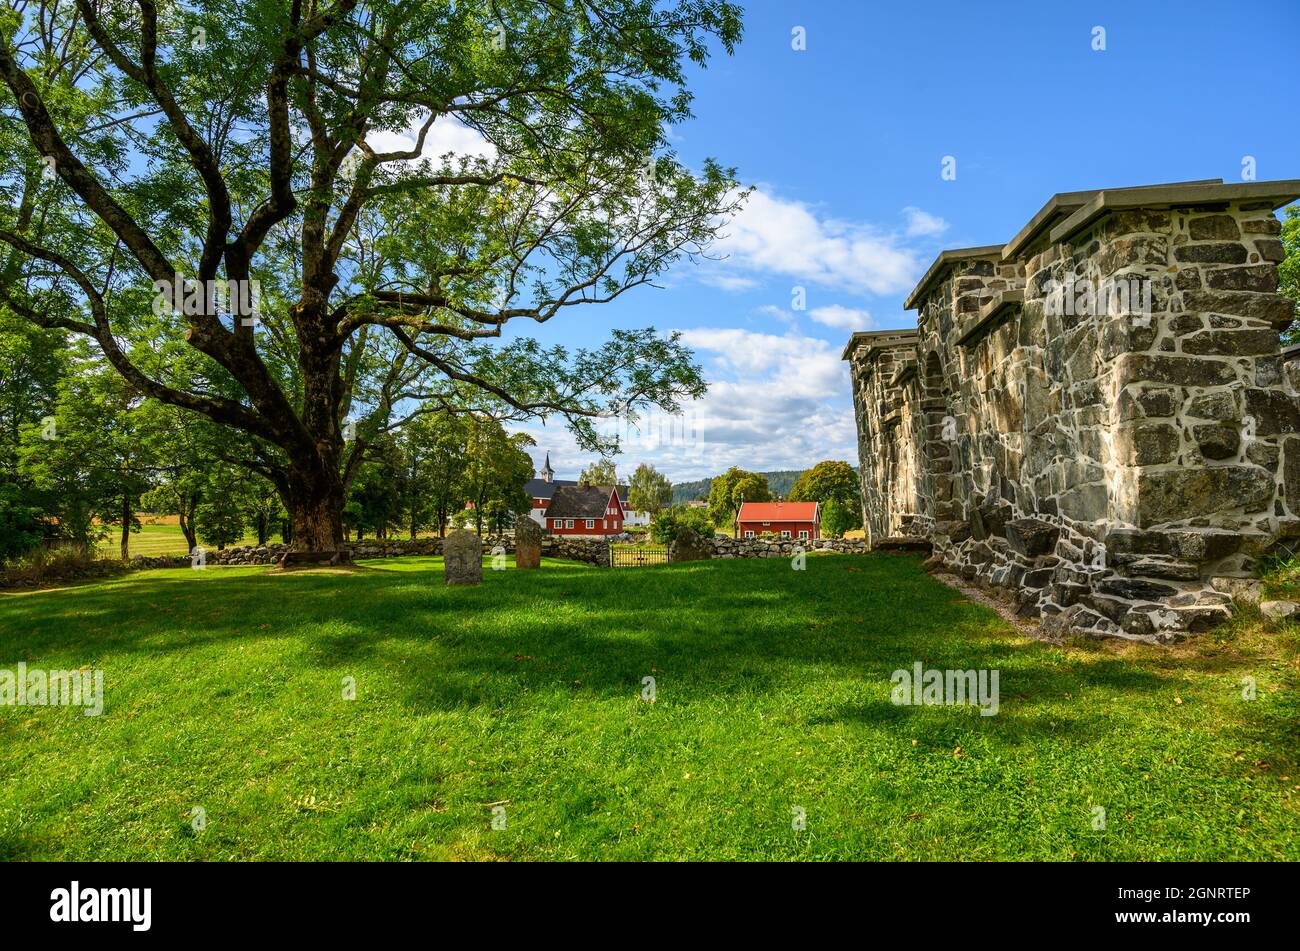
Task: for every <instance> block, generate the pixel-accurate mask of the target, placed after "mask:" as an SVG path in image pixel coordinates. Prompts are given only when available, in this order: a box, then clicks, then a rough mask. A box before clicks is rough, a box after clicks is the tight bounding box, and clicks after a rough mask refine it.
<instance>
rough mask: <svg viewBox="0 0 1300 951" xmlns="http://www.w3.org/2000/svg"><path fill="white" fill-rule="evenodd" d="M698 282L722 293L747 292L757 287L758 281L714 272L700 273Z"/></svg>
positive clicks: (738, 275)
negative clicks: (719, 289) (720, 290)
mask: <svg viewBox="0 0 1300 951" xmlns="http://www.w3.org/2000/svg"><path fill="white" fill-rule="evenodd" d="M700 280H701V281H703V282H704V283H705V284H708V285H709V286H710V287H717V288H721V289H722V290H724V291H747V290H751V289H752V288H755V287H757V286H758V281H756V280H755V279H754V278H752V277H744V276H743V275H740V274H726V273H724V272H721V271H715V270H705V271H701V273H700Z"/></svg>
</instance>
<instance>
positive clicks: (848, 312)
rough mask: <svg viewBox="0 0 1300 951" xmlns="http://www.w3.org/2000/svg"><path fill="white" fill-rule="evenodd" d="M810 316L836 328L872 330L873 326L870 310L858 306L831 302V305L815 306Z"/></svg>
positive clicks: (809, 313)
mask: <svg viewBox="0 0 1300 951" xmlns="http://www.w3.org/2000/svg"><path fill="white" fill-rule="evenodd" d="M808 316H809V317H811V318H812V319H813V320H815V321H817V323H819V324H824V325H825V326H827V327H834V328H835V329H836V330H848V331H858V330H870V329H871V327H872V326H873V322H872V320H871V314H870V312H869V311H866V310H863V309H861V308H857V307H843V306H841V305H840V304H831V305H830V306H829V307H814V308H813V309H812V310H810V311H808Z"/></svg>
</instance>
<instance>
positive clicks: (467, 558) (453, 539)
mask: <svg viewBox="0 0 1300 951" xmlns="http://www.w3.org/2000/svg"><path fill="white" fill-rule="evenodd" d="M442 558H443V574H444V575H445V576H446V579H447V584H449V585H463V584H471V585H472V584H479V583H480V582H481V581H482V580H483V542H482V540H481V539H480V538H479V537H478V536H477V535H475V534H474V533H473V532H470V531H466V530H465V529H463V528H460V529H457V530H456V531H454V532H451V533H450V534H448V535H447V537H446V538H444V539H443V541H442Z"/></svg>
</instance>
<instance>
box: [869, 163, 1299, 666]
mask: <svg viewBox="0 0 1300 951" xmlns="http://www.w3.org/2000/svg"><path fill="white" fill-rule="evenodd" d="M1268 185H1272V186H1278V187H1276V188H1274V189H1271V190H1270V189H1268V188H1264V187H1255V188H1253V189H1252V188H1243V187H1242V186H1222V185H1218V186H1217V188H1216V187H1213V186H1212V185H1211V184H1198V186H1197V187H1192V188H1186V187H1181V186H1180V187H1177V188H1164V191H1163V192H1162V191H1161V190H1160V189H1153V190H1152V192H1151V193H1152V194H1155V193H1160V194H1161V195H1162V197H1168V198H1170V199H1171V200H1169V201H1168V202H1167V203H1166V202H1164V201H1162V202H1160V203H1159V204H1158V205H1156V206H1154V207H1140V206H1139V207H1134V205H1135V204H1136V202H1137V201H1138V200H1139V199H1140V198H1141V197H1142V195H1143V194H1144V193H1147V192H1146V190H1144V189H1132V190H1124V194H1123V195H1121V196H1120V197H1121V198H1126V199H1127V200H1126V201H1120V202H1118V205H1119V207H1117V209H1116V210H1115V211H1113V212H1110V213H1102V214H1094V215H1092V216H1091V217H1090V218H1088V219H1086V220H1084V221H1083V224H1082V225H1081V226H1080V227H1077V228H1071V227H1070V224H1071V221H1072V220H1073V219H1070V218H1068V216H1069V215H1070V214H1072V213H1073V212H1074V211H1077V210H1078V209H1079V208H1084V209H1085V212H1086V211H1087V208H1086V207H1085V206H1086V205H1087V202H1088V201H1090V200H1092V199H1093V198H1094V197H1095V195H1096V193H1067V195H1065V196H1057V200H1062V199H1069V202H1068V205H1069V206H1068V207H1065V208H1064V209H1063V210H1062V211H1061V212H1059V214H1058V216H1057V217H1056V218H1055V219H1052V218H1050V217H1049V218H1048V223H1049V225H1051V224H1056V225H1057V226H1058V227H1049V226H1046V225H1045V226H1042V227H1041V230H1040V232H1039V233H1037V234H1036V235H1035V234H1033V233H1032V231H1031V239H1030V240H1023V241H1019V243H1018V244H1017V243H1013V245H1008V246H1007V247H1006V248H984V249H971V250H970V251H967V252H950V254H951V255H952V257H951V259H949V260H945V258H943V257H941V258H940V262H937V265H940V266H937V267H936V268H934V269H932V271H931V274H930V275H928V276H927V279H926V280H925V281H923V282H922V285H921V286H920V287H918V291H917V292H914V295H913V299H912V303H913V305H914V306H916V308H917V310H918V311H919V318H918V326H917V331H916V333H915V335H914V337H913V341H914V342H911V343H909V342H908V340H907V339H906V338H905V337H902V336H899V335H900V334H901V333H902V332H897V331H896V332H894V334H895V336H896V337H897V338H898V339H895V340H892V341H890V343H891V345H890V346H888V347H886V346H884V345H882V344H881V343H880V342H879V340H878V338H879V337H880V335H879V334H855V335H854V340H853V341H851V342H850V345H849V347H848V348H847V349H846V358H847V359H848V360H849V361H850V367H851V374H852V377H853V385H854V400H855V407H856V408H857V414H858V436H859V453H860V461H861V464H862V468H861V473H862V482H863V499H864V516H865V518H866V520H867V523H868V525H869V526H870V528H871V531H872V532H873V533H876V534H885V535H894V534H900V533H903V534H917V535H923V536H925V537H927V538H929V539H930V541H931V542H932V543H933V545H934V550H935V553H936V558H937V559H938V560H939V561H941V562H942V563H943V564H944V565H946V566H947V567H949V568H951V569H952V570H954V571H956V572H958V573H960V574H961V575H962V576H963V577H964V578H966V579H968V580H971V581H975V582H977V583H980V584H983V585H986V586H989V587H992V588H996V589H1001V590H1003V591H1004V592H1005V593H1007V594H1008V595H1010V596H1011V597H1013V598H1015V600H1016V602H1017V604H1018V606H1019V609H1020V611H1021V613H1022V614H1024V615H1026V616H1038V617H1041V618H1042V620H1043V627H1044V629H1045V630H1046V631H1047V632H1048V633H1049V634H1057V633H1083V634H1087V635H1095V636H1120V637H1129V638H1138V639H1143V640H1153V641H1166V640H1171V639H1176V638H1178V637H1181V636H1184V635H1186V634H1188V633H1196V632H1199V631H1202V630H1205V629H1208V628H1209V627H1211V626H1213V625H1214V624H1216V623H1218V622H1220V621H1221V620H1223V619H1225V618H1226V617H1227V615H1228V609H1227V607H1226V604H1227V602H1228V598H1227V596H1226V595H1225V594H1223V593H1221V592H1219V591H1217V590H1214V581H1215V579H1216V578H1240V577H1245V576H1248V575H1250V574H1251V573H1252V572H1253V570H1254V569H1255V567H1256V565H1257V564H1258V561H1259V559H1260V558H1261V557H1263V556H1264V555H1266V554H1267V553H1268V552H1270V551H1272V550H1274V549H1276V548H1277V547H1278V546H1279V545H1288V544H1290V542H1289V540H1290V539H1294V538H1297V537H1300V401H1298V400H1297V391H1296V388H1295V384H1294V382H1293V380H1292V375H1291V374H1288V373H1284V372H1283V361H1282V358H1281V353H1280V347H1279V332H1280V330H1282V329H1284V328H1285V327H1286V326H1287V325H1288V324H1289V323H1290V321H1291V320H1292V319H1293V316H1294V307H1293V304H1292V302H1291V301H1290V300H1288V299H1287V298H1284V297H1281V296H1279V295H1278V294H1277V293H1276V290H1277V263H1278V262H1279V261H1280V260H1281V258H1282V251H1281V245H1280V243H1279V241H1278V239H1277V235H1278V230H1279V225H1278V221H1277V219H1276V218H1275V217H1274V214H1273V210H1274V208H1275V207H1277V206H1278V205H1279V204H1282V203H1285V199H1286V196H1287V195H1291V193H1292V192H1293V191H1295V190H1296V188H1295V186H1296V185H1297V183H1258V186H1268ZM1252 191H1253V192H1254V193H1255V194H1258V193H1260V192H1265V193H1267V194H1265V195H1264V196H1263V197H1262V198H1257V197H1254V194H1251V193H1252ZM1274 193H1276V194H1274ZM1183 195H1187V196H1188V197H1189V199H1190V200H1189V201H1187V202H1186V203H1181V202H1179V201H1178V200H1177V199H1178V198H1180V197H1182V196H1183ZM1292 197H1294V196H1293V195H1292ZM1061 203H1062V204H1063V205H1065V204H1067V202H1066V201H1061ZM1050 207H1051V206H1050V205H1049V209H1050ZM1049 209H1045V211H1046V210H1049ZM1062 221H1064V222H1065V223H1064V224H1061V222H1062ZM1031 227H1032V223H1031ZM1053 235H1055V236H1056V238H1055V240H1054V239H1053V237H1052V236H1053ZM1090 294H1091V298H1090V297H1089V295H1090ZM909 348H910V349H911V352H910V353H909V352H908V350H909ZM909 359H910V360H912V361H914V363H915V365H916V366H917V367H918V368H919V371H918V372H917V373H916V374H915V375H913V376H911V377H905V378H904V380H903V385H902V386H901V387H896V388H894V389H892V390H891V388H890V387H889V386H887V385H885V384H884V383H883V382H882V381H883V380H884V379H885V377H886V376H887V375H888V374H889V369H888V367H890V366H896V365H899V364H901V363H904V362H906V361H908V360H909ZM891 379H892V377H891ZM909 410H910V411H911V412H913V413H919V414H920V416H921V417H922V418H923V420H924V424H923V425H915V424H913V425H911V426H910V427H908V428H905V429H899V428H895V430H894V431H895V432H896V433H898V435H897V436H896V437H895V442H896V444H895V445H892V446H891V445H889V439H888V435H887V433H888V425H887V421H888V420H889V419H890V418H891V417H892V416H899V415H900V414H902V421H905V420H906V418H907V417H906V413H907V412H909ZM902 421H900V423H899V424H897V426H901V425H902ZM902 441H906V442H908V443H909V445H905V446H904V445H898V444H897V443H898V442H902ZM909 456H911V457H915V458H916V459H917V460H919V466H920V468H921V469H922V472H921V473H920V474H919V475H914V474H912V473H910V472H908V471H906V469H905V468H901V467H896V468H892V469H891V468H890V466H889V464H888V462H887V460H889V459H891V458H905V457H909ZM895 479H912V480H914V484H913V485H912V486H903V485H898V484H895V482H894V481H893V480H895ZM869 537H870V536H869ZM1220 587H1222V585H1220Z"/></svg>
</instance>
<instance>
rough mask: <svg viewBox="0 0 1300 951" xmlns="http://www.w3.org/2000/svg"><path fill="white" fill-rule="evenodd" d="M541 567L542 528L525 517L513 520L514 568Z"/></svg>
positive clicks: (521, 516)
mask: <svg viewBox="0 0 1300 951" xmlns="http://www.w3.org/2000/svg"><path fill="white" fill-rule="evenodd" d="M541 566H542V526H540V525H538V524H537V523H536V522H535V521H533V520H532V518H530V517H529V516H527V515H520V516H519V517H518V518H516V519H515V567H516V568H540V567H541Z"/></svg>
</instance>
